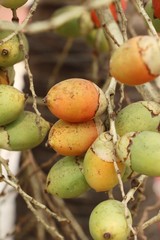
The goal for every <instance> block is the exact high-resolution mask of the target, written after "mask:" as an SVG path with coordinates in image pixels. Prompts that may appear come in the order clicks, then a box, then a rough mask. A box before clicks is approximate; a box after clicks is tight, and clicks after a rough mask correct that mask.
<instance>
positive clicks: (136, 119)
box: [115, 101, 160, 136]
mask: <svg viewBox="0 0 160 240" xmlns="http://www.w3.org/2000/svg"><path fill="white" fill-rule="evenodd" d="M115 126H116V131H117V133H118V134H119V135H120V136H122V135H124V134H125V133H127V132H138V131H145V130H146V131H159V130H160V129H159V127H160V105H159V104H158V103H156V102H153V101H139V102H135V103H131V104H129V105H128V106H126V107H125V108H123V109H122V110H121V111H120V112H119V113H118V114H117V117H116V120H115Z"/></svg>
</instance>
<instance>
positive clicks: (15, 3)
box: [0, 0, 28, 9]
mask: <svg viewBox="0 0 160 240" xmlns="http://www.w3.org/2000/svg"><path fill="white" fill-rule="evenodd" d="M27 1H28V0H1V1H0V4H1V5H2V6H3V7H6V8H11V9H16V8H19V7H21V6H22V5H24V4H25V3H26V2H27Z"/></svg>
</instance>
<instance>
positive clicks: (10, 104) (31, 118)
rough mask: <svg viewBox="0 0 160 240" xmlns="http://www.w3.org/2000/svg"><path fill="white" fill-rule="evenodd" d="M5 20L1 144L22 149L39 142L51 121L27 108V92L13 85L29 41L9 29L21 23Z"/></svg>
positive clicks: (13, 4)
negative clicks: (18, 64)
mask: <svg viewBox="0 0 160 240" xmlns="http://www.w3.org/2000/svg"><path fill="white" fill-rule="evenodd" d="M25 2H27V1H26V0H19V1H11V0H3V1H1V5H2V6H4V7H7V8H11V9H12V10H13V9H17V8H18V7H20V6H22V5H23V4H24V3H25ZM2 23H3V24H2V25H3V29H4V30H1V31H0V40H1V44H0V113H1V114H0V148H2V149H7V150H12V151H16V150H18V151H21V150H25V149H30V148H33V147H35V146H37V145H39V144H40V143H41V142H42V141H43V140H44V138H45V136H46V134H47V132H48V130H49V128H50V124H49V123H48V122H47V121H46V120H45V119H43V118H42V117H38V116H37V114H35V113H33V112H30V111H25V103H26V98H27V96H26V95H25V94H24V93H23V92H21V91H19V90H18V89H16V88H15V87H13V83H14V78H15V72H14V64H16V63H18V62H20V61H22V60H24V57H25V54H27V53H28V42H27V38H26V37H25V35H24V34H23V33H21V37H20V36H19V35H14V30H8V29H11V28H13V27H16V26H17V24H18V23H14V22H10V21H2ZM5 28H6V29H5ZM12 35H13V36H12ZM20 40H22V43H23V45H22V44H21V42H20ZM24 130H25V131H24Z"/></svg>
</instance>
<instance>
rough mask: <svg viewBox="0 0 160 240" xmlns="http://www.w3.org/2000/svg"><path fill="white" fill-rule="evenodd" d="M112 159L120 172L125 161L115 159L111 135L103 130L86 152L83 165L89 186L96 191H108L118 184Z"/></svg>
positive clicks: (122, 170) (123, 167)
mask: <svg viewBox="0 0 160 240" xmlns="http://www.w3.org/2000/svg"><path fill="white" fill-rule="evenodd" d="M113 161H116V163H117V166H118V168H119V171H120V173H121V174H122V173H123V172H124V169H125V163H124V162H122V161H120V160H117V158H116V156H115V151H114V144H113V139H112V136H111V135H110V134H109V133H108V132H103V133H102V134H101V135H100V136H99V137H98V138H97V139H96V140H95V141H94V143H93V144H92V145H91V147H90V148H89V149H88V151H87V152H86V154H85V157H84V165H83V167H84V175H85V178H86V180H87V182H88V184H89V186H90V187H91V188H93V189H94V190H96V191H97V192H102V191H108V190H110V189H112V188H114V187H115V186H116V185H117V184H118V176H117V172H116V170H115V167H114V162H113Z"/></svg>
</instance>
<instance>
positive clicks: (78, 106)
mask: <svg viewBox="0 0 160 240" xmlns="http://www.w3.org/2000/svg"><path fill="white" fill-rule="evenodd" d="M45 102H46V105H47V107H48V108H49V110H50V111H51V113H53V114H54V115H55V116H56V117H58V118H60V119H63V120H64V121H68V122H85V121H88V120H91V119H92V118H94V117H96V116H99V115H100V114H102V113H103V112H104V111H105V109H106V107H107V101H106V98H105V94H104V92H103V91H102V90H101V89H100V88H99V87H98V86H97V85H95V84H94V83H93V82H91V81H89V80H85V79H81V78H71V79H67V80H64V81H61V82H59V83H57V84H56V85H54V86H53V87H52V88H51V89H50V90H49V92H48V93H47V96H46V98H45Z"/></svg>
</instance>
